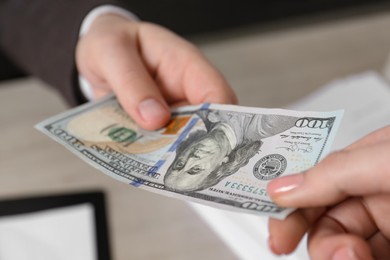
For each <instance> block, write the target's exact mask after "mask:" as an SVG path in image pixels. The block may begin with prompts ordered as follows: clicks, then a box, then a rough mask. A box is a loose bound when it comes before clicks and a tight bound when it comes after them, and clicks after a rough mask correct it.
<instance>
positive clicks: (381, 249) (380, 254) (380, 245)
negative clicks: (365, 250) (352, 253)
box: [368, 232, 390, 260]
mask: <svg viewBox="0 0 390 260" xmlns="http://www.w3.org/2000/svg"><path fill="white" fill-rule="evenodd" d="M368 242H369V245H370V247H371V250H372V252H373V256H374V257H375V259H383V260H385V259H390V240H389V239H388V238H387V237H386V236H384V235H383V234H382V233H381V232H377V233H375V234H374V235H373V236H372V237H371V238H370V239H369V241H368Z"/></svg>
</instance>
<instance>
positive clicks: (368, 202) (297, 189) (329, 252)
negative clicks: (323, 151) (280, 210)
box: [268, 126, 390, 259]
mask: <svg viewBox="0 0 390 260" xmlns="http://www.w3.org/2000/svg"><path fill="white" fill-rule="evenodd" d="M389 151H390V126H388V127H385V128H383V129H380V130H378V131H376V132H374V133H372V134H370V135H368V136H366V137H364V138H362V139H361V140H359V141H357V142H356V143H354V144H352V145H351V146H349V147H347V148H346V149H344V150H343V151H340V152H337V153H333V154H331V155H330V156H328V157H327V158H325V159H324V160H323V161H322V162H320V163H319V164H318V165H317V166H315V167H313V168H312V169H310V170H309V171H307V172H305V173H302V174H296V175H291V176H287V177H282V178H280V179H276V180H274V181H273V182H271V183H270V185H269V187H268V191H269V194H270V195H271V197H272V198H273V199H274V201H276V202H277V203H278V204H280V205H282V206H286V207H299V208H302V209H301V210H298V211H296V212H294V213H293V214H291V215H290V216H289V217H288V218H287V219H286V220H284V221H279V220H275V219H271V220H270V223H269V229H270V237H271V238H272V241H271V243H270V244H271V245H272V246H271V248H272V250H273V252H274V253H276V254H287V253H291V252H292V251H293V250H294V249H295V247H296V246H297V244H298V243H299V241H300V240H301V238H302V237H303V235H304V234H305V233H306V232H307V231H309V230H311V231H310V236H309V243H308V245H309V252H310V256H311V258H313V259H333V258H332V257H338V258H335V259H390V243H389V235H390V222H389V217H388V216H389V214H390V206H389V205H390V204H389V201H390V185H389V184H390V182H389V180H390V163H389ZM352 257H355V258H352Z"/></svg>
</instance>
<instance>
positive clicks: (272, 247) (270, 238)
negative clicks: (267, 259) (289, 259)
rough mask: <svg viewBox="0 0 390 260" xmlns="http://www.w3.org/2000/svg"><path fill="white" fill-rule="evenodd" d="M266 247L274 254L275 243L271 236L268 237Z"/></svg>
mask: <svg viewBox="0 0 390 260" xmlns="http://www.w3.org/2000/svg"><path fill="white" fill-rule="evenodd" d="M268 248H269V249H270V250H271V251H272V253H274V254H276V250H275V245H274V243H273V241H272V237H271V236H269V237H268Z"/></svg>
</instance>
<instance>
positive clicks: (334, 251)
mask: <svg viewBox="0 0 390 260" xmlns="http://www.w3.org/2000/svg"><path fill="white" fill-rule="evenodd" d="M308 240H309V242H308V250H309V254H310V257H311V258H312V259H318V260H322V259H324V260H325V259H326V260H327V259H334V260H349V259H350V260H352V259H356V260H358V259H361V260H363V259H364V260H365V259H367V260H369V259H373V258H372V256H371V250H370V247H369V246H368V244H367V243H366V242H365V241H364V239H363V238H361V237H359V236H357V235H354V234H347V233H345V230H344V227H343V226H341V225H340V223H339V222H338V221H336V220H335V219H333V218H330V217H322V218H321V219H320V220H319V221H318V223H317V224H316V226H315V227H314V229H313V230H312V231H311V232H310V234H309V239H308Z"/></svg>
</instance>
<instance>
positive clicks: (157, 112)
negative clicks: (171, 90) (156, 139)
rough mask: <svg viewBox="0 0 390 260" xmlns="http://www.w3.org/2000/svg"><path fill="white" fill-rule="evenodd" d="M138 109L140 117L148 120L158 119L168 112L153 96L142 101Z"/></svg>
mask: <svg viewBox="0 0 390 260" xmlns="http://www.w3.org/2000/svg"><path fill="white" fill-rule="evenodd" d="M138 109H139V112H140V114H141V117H142V119H143V120H145V121H149V122H151V121H156V120H160V119H161V118H162V117H166V115H167V113H168V111H167V108H166V107H165V106H163V105H162V104H161V103H160V102H159V101H157V100H155V99H153V98H149V99H145V100H144V101H142V102H141V103H140V105H139V107H138Z"/></svg>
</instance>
